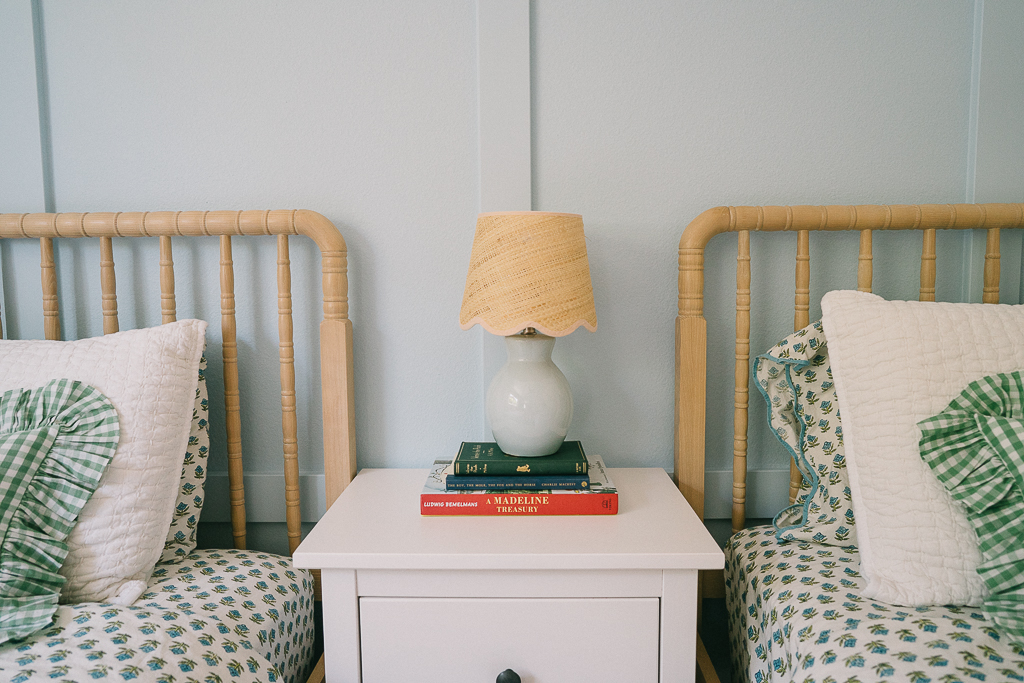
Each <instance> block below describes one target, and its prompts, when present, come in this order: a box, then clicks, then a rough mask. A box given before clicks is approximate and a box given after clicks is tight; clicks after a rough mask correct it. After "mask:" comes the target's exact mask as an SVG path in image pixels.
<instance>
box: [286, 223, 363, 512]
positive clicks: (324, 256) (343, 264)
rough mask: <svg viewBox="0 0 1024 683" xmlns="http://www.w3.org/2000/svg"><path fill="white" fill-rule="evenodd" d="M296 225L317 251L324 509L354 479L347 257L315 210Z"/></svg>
mask: <svg viewBox="0 0 1024 683" xmlns="http://www.w3.org/2000/svg"><path fill="white" fill-rule="evenodd" d="M295 225H296V228H297V229H298V231H299V232H301V233H302V234H305V235H308V236H309V237H311V238H312V239H313V240H314V241H315V242H316V243H317V246H319V247H320V253H321V269H322V272H323V293H324V320H323V322H322V323H320V373H321V380H322V382H323V385H322V387H321V390H322V393H323V418H324V478H325V479H326V487H327V507H328V508H329V507H330V506H331V505H332V504H333V503H334V501H335V500H337V498H338V496H340V495H341V492H342V491H344V490H345V487H346V486H348V484H349V482H351V481H352V479H353V477H355V475H356V429H355V422H356V415H355V403H354V401H353V396H354V395H355V379H354V373H353V365H352V321H351V320H349V319H348V257H347V256H348V255H347V249H346V247H345V241H344V239H343V238H342V237H341V234H340V233H339V232H338V231H337V229H335V227H334V225H333V224H332V223H331V222H330V221H328V220H327V219H326V218H324V217H323V216H321V215H320V214H318V213H316V212H314V211H297V212H296V215H295Z"/></svg>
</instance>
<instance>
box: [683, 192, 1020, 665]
mask: <svg viewBox="0 0 1024 683" xmlns="http://www.w3.org/2000/svg"><path fill="white" fill-rule="evenodd" d="M1021 227H1024V204H918V205H899V206H876V205H863V206H720V207H717V208H714V209H709V210H707V211H705V212H704V213H702V214H701V215H699V216H698V217H697V218H695V219H694V220H693V221H692V222H691V223H690V224H689V225H688V226H687V227H686V229H685V230H684V231H683V235H682V238H681V239H680V241H679V314H678V317H677V318H676V392H675V393H676V412H675V471H676V477H677V483H678V486H679V490H680V491H681V492H682V494H683V495H684V496H685V497H686V499H687V500H688V501H689V503H690V505H691V506H692V507H693V509H694V510H695V511H696V512H697V514H698V515H699V516H700V517H701V518H702V519H703V517H704V445H705V409H706V388H707V321H706V320H705V318H704V249H705V247H706V246H707V244H708V242H709V241H710V240H711V238H712V237H714V236H715V235H718V234H721V233H726V232H735V233H738V235H737V254H736V354H735V356H736V366H735V367H736V370H735V409H734V413H733V487H732V492H733V494H732V530H733V532H736V531H739V530H741V529H742V528H743V527H744V525H745V522H746V498H747V483H746V482H747V425H748V416H747V406H748V401H749V395H750V391H749V377H750V232H751V231H759V232H782V231H786V232H796V233H797V250H796V276H795V279H796V296H795V307H794V317H793V328H794V330H800V329H803V328H804V327H806V326H807V325H808V324H809V323H810V320H809V310H810V253H809V234H810V232H811V231H816V230H828V231H836V230H856V231H859V232H860V253H859V256H858V264H857V289H858V290H859V291H864V292H870V291H871V282H872V249H871V244H872V235H873V232H874V231H875V230H920V231H921V232H922V249H921V286H920V300H921V301H934V300H935V231H936V230H977V229H983V230H987V242H986V250H985V268H984V284H983V290H982V291H983V295H982V296H983V298H982V300H983V302H984V303H998V302H999V231H1000V230H1001V229H1004V228H1021ZM800 481H801V475H800V472H799V471H798V470H797V469H796V467H795V465H792V464H791V468H790V487H789V498H790V502H793V501H795V500H796V496H797V492H798V489H799V487H800ZM701 583H702V585H703V594H704V596H705V597H724V584H723V580H722V574H721V572H715V573H711V575H709V576H706V577H702V582H701ZM701 650H703V646H702V644H701V643H700V642H698V666H699V669H700V670H699V671H698V678H700V677H703V678H704V679H705V680H708V681H717V677H716V676H715V673H714V670H713V668H712V667H711V663H710V660H709V659H708V657H707V654H706V652H705V653H703V657H701Z"/></svg>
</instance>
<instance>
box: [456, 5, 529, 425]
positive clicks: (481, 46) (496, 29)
mask: <svg viewBox="0 0 1024 683" xmlns="http://www.w3.org/2000/svg"><path fill="white" fill-rule="evenodd" d="M477 69H478V71H477V88H478V97H479V101H478V107H479V110H478V111H479V121H478V124H479V149H480V162H479V163H480V211H481V212H484V211H529V210H531V209H532V204H533V200H532V185H533V177H532V172H531V133H530V115H531V99H530V2H529V0H477ZM472 228H473V226H466V229H465V230H464V231H460V233H459V234H463V235H465V239H466V240H467V241H469V240H472V235H473V230H472ZM466 265H467V266H468V265H469V264H468V263H467V264H466ZM473 333H474V334H478V335H480V338H481V346H480V348H481V374H482V387H481V393H480V406H481V411H483V406H484V396H485V395H486V393H487V386H488V385H489V384H490V381H491V378H492V377H494V375H495V373H496V372H497V371H498V369H499V368H501V366H502V365H503V364H504V362H505V358H506V352H505V343H504V340H503V339H502V338H500V337H496V336H495V335H492V334H490V333H488V332H485V331H483V330H482V329H481V328H480V327H479V326H477V327H476V328H474V330H473ZM482 425H483V428H482V434H481V436H480V438H482V439H484V440H490V438H491V429H490V424H488V422H487V416H486V414H485V413H483V421H482ZM467 438H468V437H467Z"/></svg>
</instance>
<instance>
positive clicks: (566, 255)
mask: <svg viewBox="0 0 1024 683" xmlns="http://www.w3.org/2000/svg"><path fill="white" fill-rule="evenodd" d="M459 323H460V325H461V326H462V329H464V330H468V329H469V328H470V327H472V326H473V325H476V324H477V323H479V324H480V325H481V326H483V328H484V329H485V330H487V331H488V332H490V333H492V334H497V335H502V336H508V335H511V334H516V333H517V332H520V331H521V330H523V329H525V328H527V327H534V328H536V329H537V330H538V331H539V332H541V333H542V334H546V335H549V336H551V337H563V336H565V335H567V334H569V333H570V332H572V331H573V330H575V329H576V328H577V327H579V326H580V325H582V326H584V327H586V328H587V329H588V330H590V331H591V332H593V331H594V330H596V329H597V312H596V311H595V310H594V290H593V288H592V287H591V284H590V264H589V263H588V262H587V243H586V239H585V238H584V236H583V217H582V216H579V215H577V214H571V213H546V212H540V211H519V212H508V213H482V214H480V216H479V217H478V218H477V222H476V236H475V237H474V238H473V253H472V256H471V257H470V260H469V275H468V276H467V277H466V292H465V294H464V295H463V297H462V311H461V313H460V315H459Z"/></svg>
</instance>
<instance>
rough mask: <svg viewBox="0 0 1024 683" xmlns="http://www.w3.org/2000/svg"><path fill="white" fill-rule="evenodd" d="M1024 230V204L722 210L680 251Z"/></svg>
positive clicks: (691, 230)
mask: <svg viewBox="0 0 1024 683" xmlns="http://www.w3.org/2000/svg"><path fill="white" fill-rule="evenodd" d="M1020 227H1024V204H900V205H892V206H885V205H878V204H864V205H860V206H846V205H839V206H719V207H716V208H714V209H708V210H707V211H705V212H704V213H702V214H700V215H699V216H697V217H696V218H695V219H693V221H691V222H690V224H689V225H688V226H686V230H684V231H683V235H682V238H680V240H679V250H680V253H682V252H683V251H684V250H692V249H703V248H704V247H705V246H706V245H707V243H708V241H709V240H710V239H711V238H712V237H714V236H715V235H717V234H719V233H723V232H738V231H741V230H754V231H762V230H763V231H772V232H775V231H798V230H925V229H937V230H965V229H994V228H1020Z"/></svg>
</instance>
